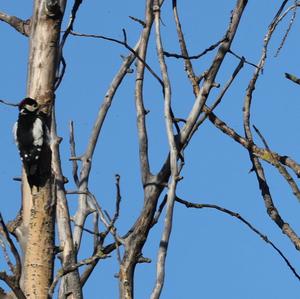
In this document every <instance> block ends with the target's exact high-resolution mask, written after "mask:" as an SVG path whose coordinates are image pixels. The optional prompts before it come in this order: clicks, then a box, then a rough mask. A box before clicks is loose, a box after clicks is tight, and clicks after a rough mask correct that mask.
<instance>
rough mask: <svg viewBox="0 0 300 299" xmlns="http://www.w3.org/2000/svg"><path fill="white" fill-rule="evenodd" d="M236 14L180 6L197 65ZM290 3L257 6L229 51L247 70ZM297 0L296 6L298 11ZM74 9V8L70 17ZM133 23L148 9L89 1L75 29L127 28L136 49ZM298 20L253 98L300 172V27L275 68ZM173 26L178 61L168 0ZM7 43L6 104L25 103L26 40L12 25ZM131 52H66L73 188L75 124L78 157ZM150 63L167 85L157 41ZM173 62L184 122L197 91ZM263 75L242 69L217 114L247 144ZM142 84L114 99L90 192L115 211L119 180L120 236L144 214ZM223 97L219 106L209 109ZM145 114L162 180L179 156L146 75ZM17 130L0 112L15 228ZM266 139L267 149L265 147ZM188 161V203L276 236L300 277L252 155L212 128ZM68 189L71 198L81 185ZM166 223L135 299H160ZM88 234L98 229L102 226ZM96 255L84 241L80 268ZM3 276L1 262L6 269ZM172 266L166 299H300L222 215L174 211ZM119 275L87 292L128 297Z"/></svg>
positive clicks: (265, 251)
mask: <svg viewBox="0 0 300 299" xmlns="http://www.w3.org/2000/svg"><path fill="white" fill-rule="evenodd" d="M235 2H236V1H235V0H226V1H224V0H219V1H199V0H188V1H187V0H186V1H180V0H178V8H179V13H180V16H181V21H182V26H183V30H184V32H185V37H186V40H187V44H188V47H189V52H190V54H191V55H194V54H198V53H200V52H201V51H202V50H204V49H205V48H207V47H209V46H210V45H211V44H213V43H215V42H216V41H218V40H220V39H221V38H222V37H223V35H224V33H225V31H226V28H227V24H228V22H229V18H230V12H231V10H232V9H233V8H234V5H235ZM281 2H282V1H274V0H263V1H261V0H251V1H249V3H248V6H247V8H246V11H245V13H244V15H243V17H242V20H241V26H240V28H239V30H238V32H237V36H236V39H235V41H234V43H233V45H232V50H233V51H235V52H236V53H237V54H239V55H241V56H242V55H243V56H245V57H246V59H247V60H248V61H251V62H253V63H258V60H259V57H260V54H261V48H262V44H263V39H264V35H265V33H266V31H267V27H268V25H269V24H270V22H271V21H272V19H273V17H274V15H275V13H276V11H277V9H278V8H279V6H280V4H281ZM289 2H290V5H292V4H293V2H294V1H289ZM71 5H72V3H71V2H70V3H69V5H68V9H67V14H66V17H68V14H69V12H70V8H71ZM0 11H5V12H7V13H10V14H12V15H16V16H19V17H21V18H23V19H27V18H29V17H30V15H31V11H32V1H29V0H22V1H11V0H2V1H1V3H0ZM128 16H134V17H137V18H140V19H143V17H144V1H142V0H130V1H120V0H111V1H98V0H90V1H83V4H82V5H81V8H80V11H79V13H78V16H77V19H76V22H75V26H74V31H77V32H81V33H91V34H101V35H105V36H108V37H113V38H118V39H122V29H123V28H124V29H126V32H127V38H128V43H129V44H130V45H132V46H133V45H134V44H135V42H136V41H137V38H138V36H139V33H140V30H141V28H140V25H139V24H137V23H135V22H133V21H132V20H131V19H130V18H129V17H128ZM290 17H291V15H289V17H288V18H287V19H286V20H285V21H284V22H282V23H281V24H280V26H279V28H278V30H277V33H275V35H274V38H273V39H272V42H271V44H270V48H269V52H268V60H267V64H266V68H265V70H264V73H263V75H262V76H261V78H260V79H259V82H258V84H257V86H256V90H255V92H254V99H253V107H252V123H253V124H255V125H256V126H257V127H258V128H259V129H260V130H261V132H262V133H263V134H264V136H265V137H266V139H267V141H268V143H269V145H270V147H271V148H272V149H273V150H274V151H276V152H279V153H280V154H282V155H288V156H291V157H293V158H294V159H295V160H296V161H297V160H298V161H300V136H299V121H298V120H299V113H300V101H299V90H300V89H299V88H300V87H298V86H297V85H295V84H293V83H291V82H290V81H288V80H286V79H285V78H284V73H285V72H288V73H292V74H295V75H296V76H297V75H298V76H299V77H300V72H299V66H300V65H299V46H300V44H299V21H298V20H297V19H296V21H295V23H294V26H293V28H292V30H291V32H290V34H289V36H288V38H287V41H286V43H285V46H284V48H283V49H282V51H281V53H280V55H279V57H277V58H275V57H274V54H275V52H276V49H277V48H278V46H279V44H280V41H281V39H282V37H283V35H284V32H285V30H286V28H287V26H288V23H289V20H290ZM162 22H163V26H162V33H163V43H164V46H165V49H166V50H167V51H170V52H177V53H178V51H179V47H178V44H177V39H176V31H175V27H174V21H173V18H172V9H171V1H170V0H165V4H164V6H163V11H162ZM0 37H1V55H0V65H1V71H0V86H1V88H0V99H6V100H9V101H11V102H18V101H19V100H21V99H22V98H23V97H24V96H25V95H26V70H27V57H28V41H27V38H26V37H24V36H22V35H20V34H19V33H17V32H15V31H14V30H13V29H12V28H10V27H9V26H8V25H6V24H4V23H0ZM127 54H128V51H127V50H126V49H124V48H123V47H122V46H121V45H116V44H112V43H110V42H107V41H103V40H95V39H86V38H80V37H72V36H70V37H69V39H68V40H67V43H66V47H65V50H64V55H65V59H66V62H67V70H66V75H65V78H64V81H63V82H62V84H61V86H60V88H59V90H58V91H57V118H58V131H59V135H61V136H62V137H63V138H64V140H63V143H62V145H61V152H62V160H63V167H64V174H65V175H66V176H67V177H69V179H70V181H72V179H71V164H70V162H69V161H68V158H69V156H70V154H69V146H68V123H69V121H70V120H74V122H75V134H76V143H77V153H78V154H81V153H82V152H83V151H84V149H85V147H86V144H87V140H88V137H89V134H90V131H91V128H92V125H93V121H94V120H95V118H96V114H97V110H98V108H99V107H100V105H101V102H102V99H103V98H104V96H105V92H106V90H107V88H108V86H109V83H110V82H111V80H112V78H113V76H114V74H115V73H116V71H117V70H118V68H119V66H120V64H121V62H122V58H121V56H122V55H127ZM213 54H214V53H210V54H208V55H207V56H206V57H204V58H203V59H201V60H199V61H197V62H195V69H196V72H197V74H201V73H202V72H203V71H204V70H205V69H206V68H207V67H208V66H209V63H210V62H211V59H212V58H213ZM148 62H149V64H150V65H151V66H152V67H153V68H154V69H155V70H156V71H157V73H159V66H158V63H157V60H156V52H155V44H154V39H153V36H152V40H151V43H150V48H149V58H148ZM167 62H168V69H169V72H170V77H171V80H172V94H173V96H172V101H173V103H174V112H175V115H176V116H177V117H182V118H184V117H186V116H187V114H188V112H189V110H190V108H191V107H192V104H193V101H194V97H193V94H192V91H191V86H190V85H189V82H188V81H187V79H186V76H185V73H184V70H183V63H182V61H180V60H176V59H172V58H168V59H167ZM238 62H239V61H238V60H237V59H235V58H233V57H232V56H228V57H227V58H226V60H225V62H224V63H225V66H224V69H223V70H222V72H221V73H220V74H219V75H218V77H217V81H218V82H219V83H220V84H224V82H226V81H227V79H228V78H229V77H230V75H231V73H232V71H233V70H234V68H235V67H236V65H237V64H238ZM134 68H135V67H134V66H133V69H134ZM253 71H254V68H253V67H252V66H249V65H246V66H245V67H244V68H243V69H242V71H241V73H240V74H239V76H238V78H237V80H236V81H235V83H234V84H233V86H232V88H231V90H230V91H229V92H228V93H227V95H226V96H225V98H224V100H223V102H222V104H221V105H220V107H218V109H217V110H216V114H217V115H218V116H219V117H220V118H221V119H223V120H224V121H225V122H226V123H227V124H228V125H230V126H231V127H233V128H234V129H235V130H236V131H237V132H238V133H240V134H241V135H243V125H242V106H243V100H244V96H245V90H246V88H247V84H248V82H249V80H250V79H251V76H252V73H253ZM134 79H135V76H134V74H129V75H128V76H127V77H126V78H125V81H124V84H123V85H122V87H121V88H120V89H119V90H118V92H117V94H116V97H115V100H114V103H113V106H112V108H111V110H110V112H109V114H108V117H107V121H106V123H105V125H104V127H103V131H102V133H101V136H100V140H99V143H98V146H97V150H96V153H95V157H94V160H93V172H92V174H91V182H90V190H91V191H92V192H93V193H94V194H95V195H96V196H97V198H98V200H99V202H100V203H101V205H102V206H103V207H104V208H105V209H107V210H108V211H109V212H113V209H114V199H115V187H114V184H115V182H114V175H115V174H116V173H118V174H120V176H121V193H122V209H121V215H120V219H119V221H118V223H117V228H118V231H119V233H120V234H121V235H122V234H123V233H125V232H126V231H127V230H128V228H130V227H131V225H132V224H133V221H134V220H135V219H136V217H137V216H138V215H139V212H140V209H141V207H142V203H143V197H142V186H141V184H140V177H139V164H138V144H137V136H136V121H135V110H134V81H135V80H134ZM216 94H217V91H214V92H213V95H216ZM214 98H215V97H214V96H212V97H211V98H210V103H211V102H212V101H213V99H214ZM145 106H146V108H147V109H149V110H150V113H149V115H148V118H147V121H148V126H149V142H150V160H151V165H152V171H153V172H155V171H157V170H158V169H159V168H160V167H161V165H162V163H163V161H164V160H165V158H166V155H167V152H168V146H167V141H166V134H165V126H164V119H163V99H162V96H161V93H160V86H159V85H158V84H157V82H156V81H155V80H154V79H153V78H151V76H150V75H149V74H147V75H146V85H145ZM16 118H17V110H16V109H14V108H11V107H7V106H4V105H0V136H1V148H0V165H1V167H0V190H1V193H2V194H1V197H0V211H1V212H2V214H3V217H4V219H5V220H9V219H12V218H14V216H15V214H16V213H17V211H18V210H19V207H20V190H19V189H20V186H19V183H18V182H15V181H13V180H12V178H13V177H17V176H19V175H20V168H21V163H20V161H19V157H18V153H17V150H16V147H15V145H14V143H13V138H12V134H11V128H12V126H13V123H14V122H15V120H16ZM255 141H256V142H257V144H259V145H260V146H262V143H261V141H260V140H259V138H258V137H257V136H255ZM185 154H186V157H185V162H186V163H185V166H184V169H183V172H182V175H183V177H184V179H183V180H182V181H180V183H179V185H178V190H177V194H178V196H179V197H182V198H184V199H186V200H189V201H193V202H201V203H212V204H218V205H221V206H224V207H226V208H229V209H232V210H234V211H236V212H238V213H240V214H241V215H242V216H243V217H245V218H246V219H247V220H248V221H250V222H251V223H252V224H253V225H254V226H255V227H256V228H258V229H259V230H260V231H261V232H262V233H264V234H266V235H267V236H268V237H269V238H270V239H271V240H272V241H273V242H274V243H275V244H276V245H277V246H278V247H279V248H280V249H281V250H282V251H283V252H284V253H285V254H286V256H287V257H288V259H289V260H290V262H291V263H292V264H293V266H294V267H295V268H296V269H297V270H298V271H299V272H300V262H299V261H300V259H299V256H300V255H299V252H297V251H296V250H295V248H294V246H293V245H292V244H291V242H290V241H289V240H288V239H287V238H286V237H285V236H284V235H283V234H282V233H281V231H279V230H278V228H277V226H275V224H274V223H273V222H272V221H271V220H270V219H269V217H268V216H267V213H266V210H265V207H264V203H263V200H262V198H261V196H260V191H259V188H258V184H257V181H256V178H255V175H254V174H253V173H249V170H250V169H251V163H250V161H249V157H248V153H247V152H246V151H245V149H243V148H241V146H240V145H239V144H237V143H235V142H234V141H233V140H231V139H230V138H229V137H227V136H225V135H223V134H222V133H221V132H220V131H218V130H217V129H216V128H215V127H213V125H212V124H211V123H209V122H207V123H205V124H204V125H203V126H202V127H201V128H200V130H199V131H198V132H197V133H196V135H195V136H194V138H193V140H192V142H191V143H190V145H189V147H188V148H187V150H186V152H185ZM263 165H264V166H265V168H266V169H265V170H266V175H267V179H268V181H269V184H270V188H271V192H272V195H273V199H274V202H275V204H276V205H277V207H278V209H279V211H280V212H281V214H282V217H283V218H284V219H286V221H287V222H288V223H290V224H291V225H292V226H293V228H294V230H295V231H296V232H298V233H300V221H299V212H300V206H299V202H297V199H296V198H295V197H294V196H293V194H292V192H291V190H290V188H289V186H288V185H287V183H286V182H285V181H284V180H283V179H282V177H281V176H280V175H279V174H278V172H277V171H276V170H274V169H273V168H272V167H270V166H269V165H266V164H265V163H263ZM66 187H67V188H68V190H74V185H73V184H72V182H70V183H69V184H68V185H67V186H66ZM69 202H70V206H71V211H72V212H74V211H75V208H76V197H75V196H73V197H70V199H69ZM162 216H164V215H162ZM162 220H163V218H161V220H160V223H159V224H158V225H157V226H156V227H155V228H154V229H153V230H152V231H151V233H150V236H149V239H148V241H147V244H146V245H145V248H144V250H143V254H144V256H145V257H148V258H151V259H152V263H151V264H141V265H138V266H137V269H136V280H135V288H136V298H137V299H144V298H149V296H150V294H151V291H152V287H153V285H154V279H155V263H156V252H157V249H158V246H159V241H160V237H161V229H162V223H163V221H162ZM86 226H87V227H91V221H88V222H87V224H86ZM91 244H92V243H91V240H90V239H89V238H86V239H85V240H84V246H83V251H82V253H81V255H80V257H81V258H84V257H88V256H89V255H90V254H91V251H92V249H91V247H90V245H91ZM3 264H4V261H3V259H2V257H1V260H0V269H2V268H3ZM166 267H167V268H166V269H167V275H166V281H165V287H164V290H163V293H162V296H161V298H163V299H185V298H189V299H198V298H209V299H217V298H224V299H240V298H243V299H252V298H272V299H279V298H289V299H293V298H299V292H300V281H298V280H297V279H296V278H295V277H294V276H293V274H292V272H291V271H290V270H289V269H288V267H287V266H286V264H285V263H284V261H283V260H282V259H281V258H280V257H279V255H278V254H277V253H276V252H275V251H274V250H273V249H272V248H271V246H269V245H267V244H266V243H265V242H264V241H262V240H261V239H260V238H259V237H258V236H257V235H255V234H254V233H253V232H251V231H250V230H249V229H248V228H247V227H246V226H244V225H243V224H242V223H240V222H239V221H238V220H236V219H234V218H232V217H229V216H228V215H225V214H221V213H220V212H217V211H212V210H192V209H186V208H185V207H183V206H180V205H179V204H177V205H176V207H175V214H174V226H173V232H172V236H171V241H170V247H169V251H168V257H167V266H166ZM117 272H118V262H117V259H116V255H115V254H114V255H112V257H111V258H110V259H108V260H104V261H103V262H101V263H99V265H98V267H97V269H96V270H95V272H94V274H93V276H92V278H91V279H90V281H89V282H88V283H87V285H86V286H85V288H84V294H85V298H88V299H94V298H103V299H112V298H117V297H118V280H117V279H116V278H114V274H116V273H117ZM100 293H101V296H100Z"/></svg>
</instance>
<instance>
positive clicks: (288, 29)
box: [274, 0, 299, 57]
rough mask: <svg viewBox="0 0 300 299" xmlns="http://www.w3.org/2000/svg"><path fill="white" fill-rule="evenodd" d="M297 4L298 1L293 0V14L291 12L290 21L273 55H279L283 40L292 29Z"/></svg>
mask: <svg viewBox="0 0 300 299" xmlns="http://www.w3.org/2000/svg"><path fill="white" fill-rule="evenodd" d="M298 5H299V3H297V1H296V0H295V1H294V8H293V14H292V17H291V20H290V22H289V25H288V28H287V29H286V31H285V34H284V36H283V38H282V40H281V43H280V45H279V47H278V49H277V51H276V53H275V55H274V57H278V55H279V53H280V51H281V49H282V48H283V46H284V44H285V41H286V39H287V37H288V35H289V33H290V31H291V29H292V26H293V24H294V22H295V20H296V16H297V6H298Z"/></svg>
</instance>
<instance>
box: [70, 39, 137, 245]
mask: <svg viewBox="0 0 300 299" xmlns="http://www.w3.org/2000/svg"><path fill="white" fill-rule="evenodd" d="M139 46H140V41H138V42H137V44H136V46H135V47H134V51H135V52H137V50H138V49H139ZM135 58H136V57H135V55H134V54H129V55H128V56H127V57H126V58H125V59H124V60H123V63H122V65H121V67H120V69H119V71H118V72H117V74H116V75H115V77H114V79H113V80H112V82H111V84H110V86H109V88H108V91H107V93H106V95H105V97H104V100H103V103H102V105H101V107H100V109H99V112H98V116H97V118H96V120H95V123H94V127H93V130H92V133H91V136H90V139H89V141H88V145H87V149H86V152H85V154H84V155H82V156H81V161H82V169H81V172H80V178H79V185H80V187H79V191H80V192H81V194H80V196H79V205H78V210H77V213H76V214H75V216H74V219H76V226H75V228H74V233H73V236H74V243H75V244H76V245H77V246H80V242H81V236H82V230H81V228H80V227H83V225H84V222H85V219H86V217H87V215H88V214H86V213H85V214H83V212H84V211H88V203H87V194H86V191H87V190H88V178H89V175H90V171H91V166H92V165H91V160H92V157H93V154H94V150H95V148H96V145H97V141H98V138H99V135H100V132H101V128H102V125H103V123H104V120H105V118H106V115H107V113H108V111H109V108H110V106H111V104H112V101H113V98H114V95H115V93H116V91H117V89H118V87H119V86H120V84H121V82H122V80H123V79H124V77H125V76H126V74H127V70H128V69H129V68H130V66H131V64H132V63H133V61H134V60H135Z"/></svg>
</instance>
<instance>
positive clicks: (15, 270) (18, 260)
mask: <svg viewBox="0 0 300 299" xmlns="http://www.w3.org/2000/svg"><path fill="white" fill-rule="evenodd" d="M0 226H1V230H0V233H1V234H2V235H3V237H4V238H5V240H6V241H7V243H8V245H9V248H10V250H11V252H12V254H13V256H14V259H15V261H16V266H15V267H14V268H13V269H12V270H13V274H14V275H15V279H16V282H17V283H19V280H20V277H21V271H22V266H21V265H22V264H21V258H20V255H19V253H18V250H17V248H16V246H15V244H14V242H13V241H12V239H11V237H10V235H9V232H8V229H7V227H6V225H5V223H4V220H3V218H2V215H1V213H0Z"/></svg>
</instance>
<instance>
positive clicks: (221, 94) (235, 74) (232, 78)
mask: <svg viewBox="0 0 300 299" xmlns="http://www.w3.org/2000/svg"><path fill="white" fill-rule="evenodd" d="M244 62H245V59H241V61H240V62H239V64H238V66H237V67H236V68H235V70H234V72H233V74H232V75H231V77H230V79H229V80H228V81H227V83H226V84H225V86H224V87H223V89H222V91H221V92H220V94H219V95H218V96H217V98H216V100H215V102H214V103H213V105H212V106H211V107H210V108H208V109H203V110H204V114H203V116H202V117H201V118H200V119H199V120H198V122H197V123H196V125H195V127H194V129H193V131H192V133H191V135H193V134H194V132H195V131H196V130H197V129H198V128H199V126H201V124H202V123H203V122H204V121H205V120H206V118H207V117H208V115H209V114H210V113H211V112H212V111H214V110H215V108H216V107H217V106H218V105H219V104H220V103H221V101H222V99H223V97H224V95H225V93H226V92H227V90H228V89H229V87H230V86H231V84H232V82H233V81H234V79H235V78H236V76H237V75H238V73H239V72H240V70H241V69H242V68H243V66H244Z"/></svg>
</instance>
